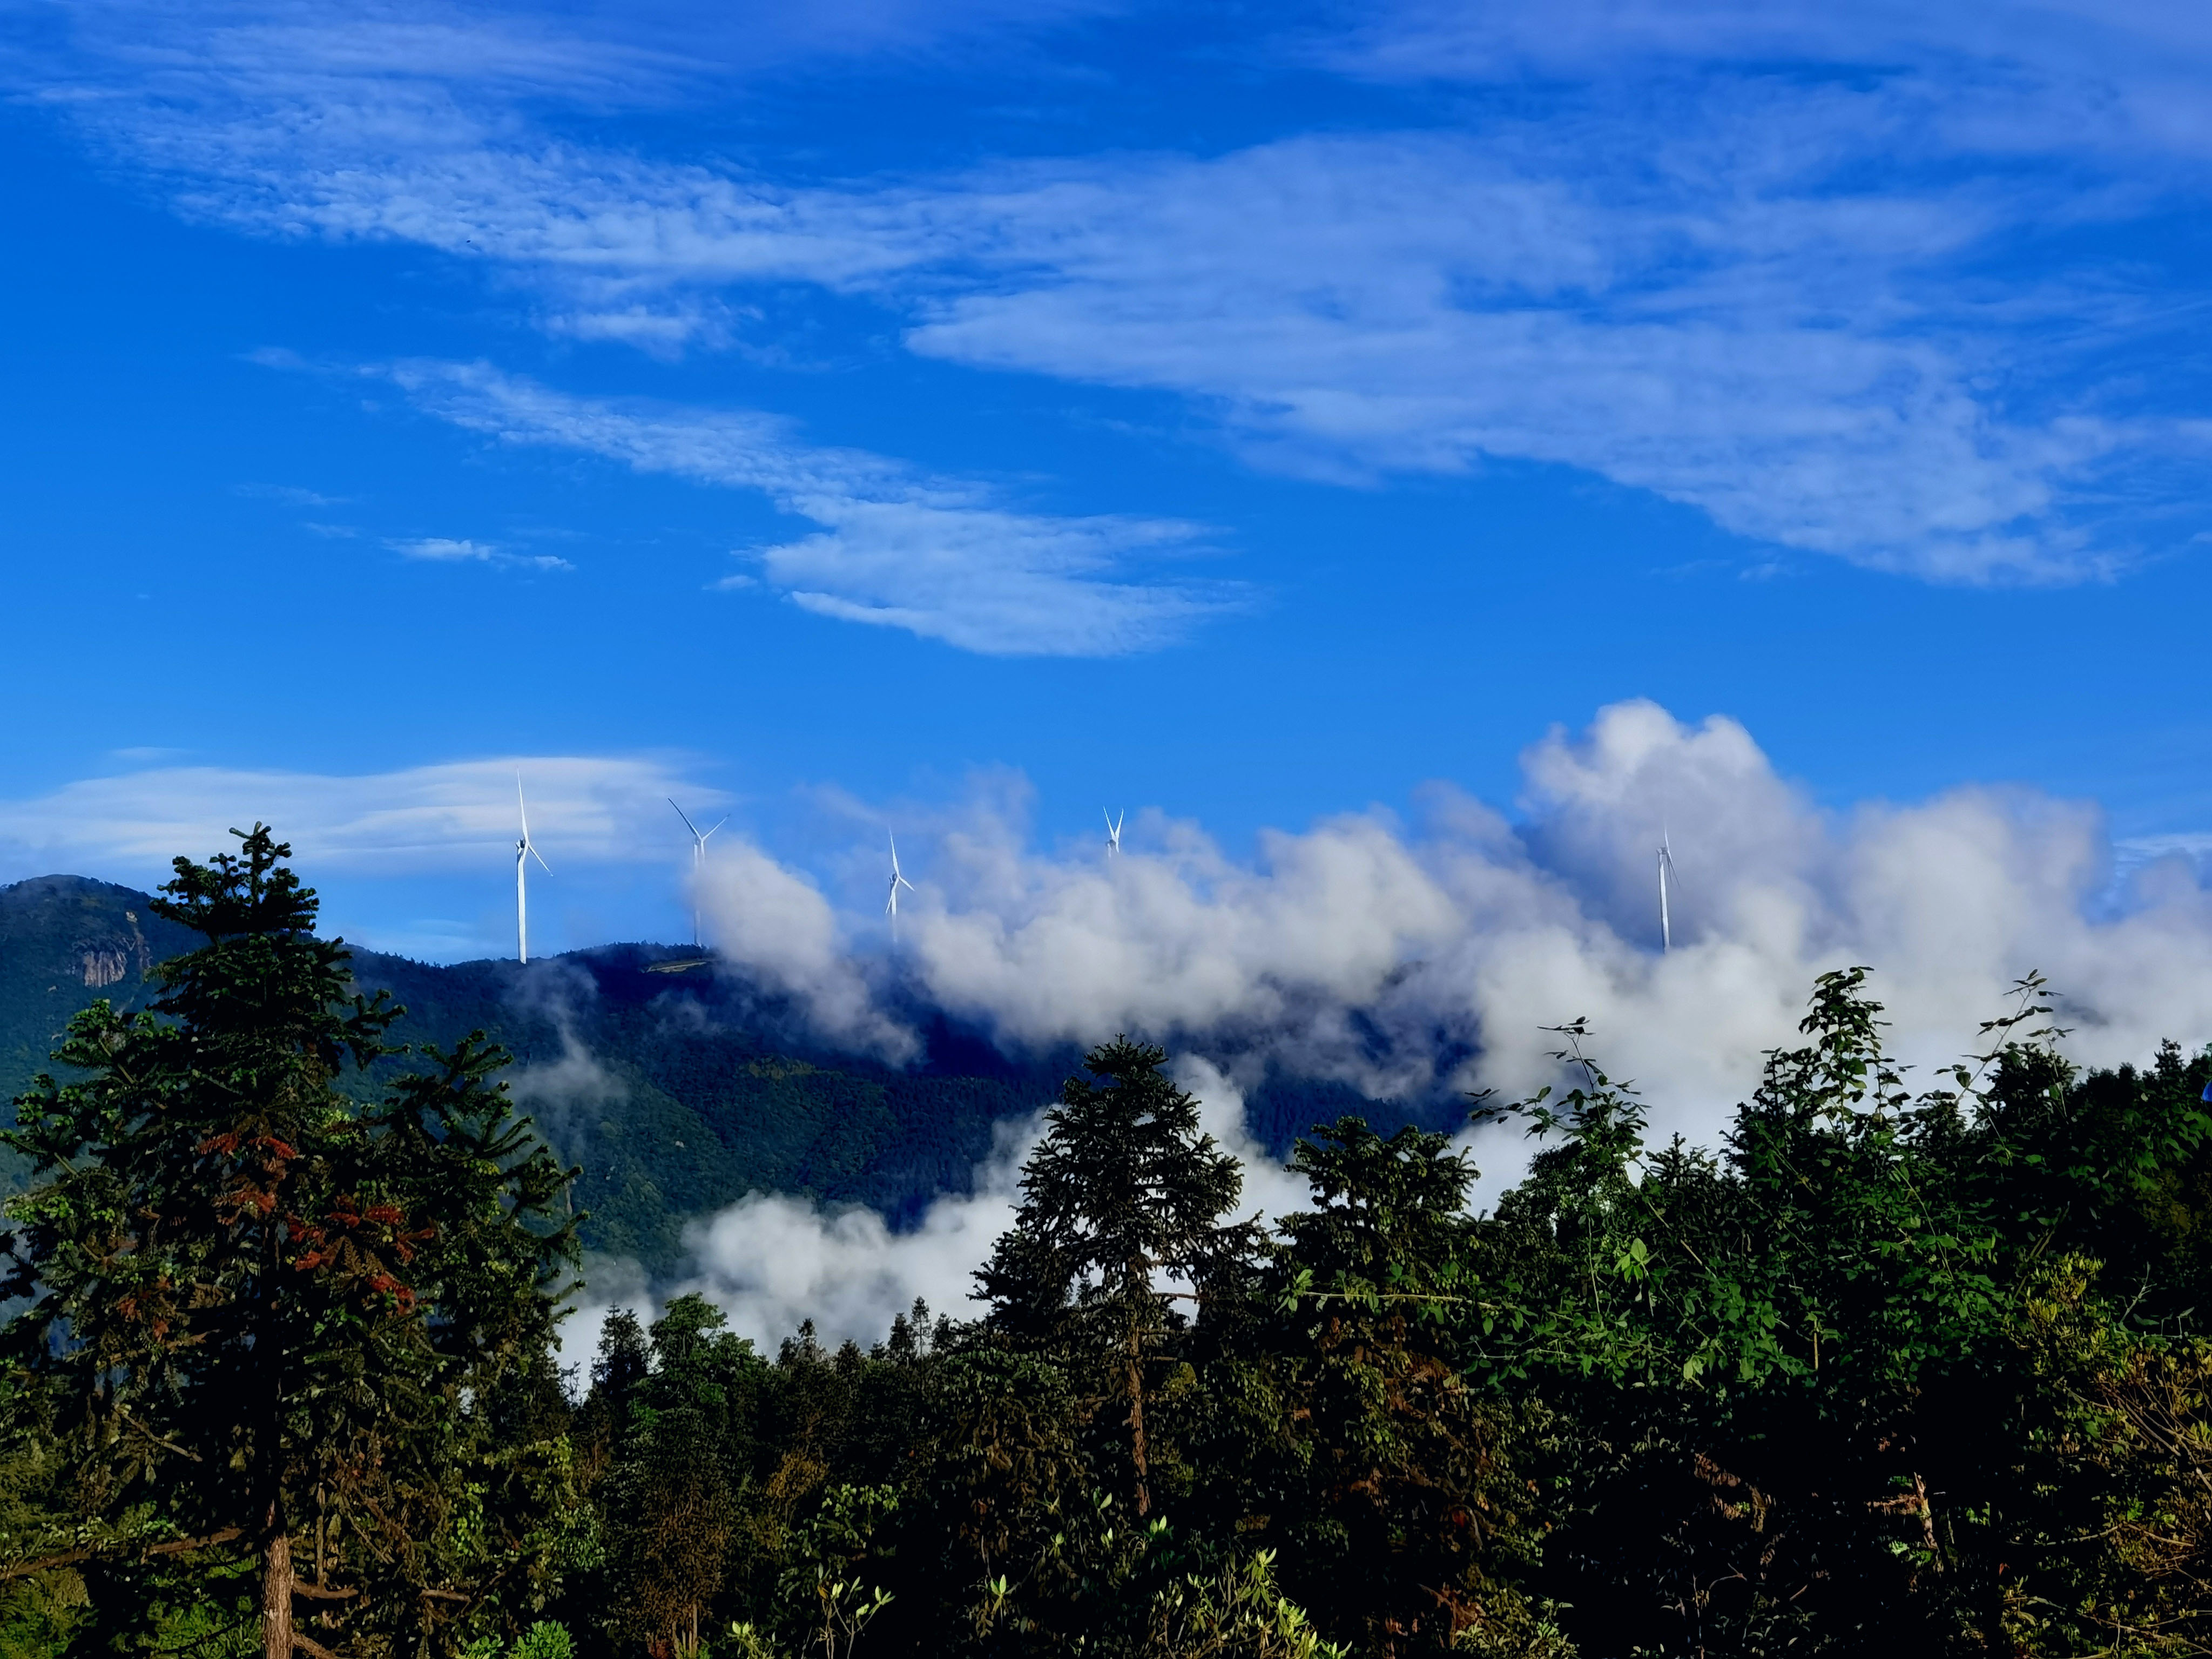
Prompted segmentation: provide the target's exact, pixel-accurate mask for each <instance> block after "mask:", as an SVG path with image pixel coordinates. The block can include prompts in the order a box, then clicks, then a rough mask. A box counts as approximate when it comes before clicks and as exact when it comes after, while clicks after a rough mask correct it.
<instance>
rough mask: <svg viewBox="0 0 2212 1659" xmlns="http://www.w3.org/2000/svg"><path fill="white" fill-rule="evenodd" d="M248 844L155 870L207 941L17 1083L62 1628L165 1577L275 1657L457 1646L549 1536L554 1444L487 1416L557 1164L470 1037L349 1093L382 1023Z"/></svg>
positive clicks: (505, 1370) (118, 1630)
mask: <svg viewBox="0 0 2212 1659" xmlns="http://www.w3.org/2000/svg"><path fill="white" fill-rule="evenodd" d="M240 841H241V845H240V848H239V850H238V851H237V852H236V853H235V854H220V855H218V856H216V858H214V859H213V860H210V862H209V863H207V864H205V865H198V864H194V863H191V861H189V860H184V859H179V860H177V861H176V866H175V868H176V875H175V878H174V879H173V880H172V881H171V882H169V883H168V884H167V886H165V887H164V888H163V889H162V892H163V894H164V895H165V896H163V897H162V898H161V899H159V900H157V901H156V902H155V907H154V908H155V911H156V913H157V914H159V915H162V916H164V917H166V918H167V919H169V920H171V921H176V922H179V923H182V924H183V925H184V926H185V927H190V928H191V929H192V930H194V931H195V932H196V933H199V934H200V935H201V936H202V937H203V938H204V939H205V940H206V944H205V945H203V946H202V947H200V948H199V949H197V950H196V951H191V952H190V953H188V954H186V955H185V956H183V957H178V958H176V959H174V960H173V961H171V962H168V963H164V964H162V965H161V968H159V969H157V970H156V978H157V980H158V981H159V984H160V994H159V995H158V997H157V998H156V999H155V1001H154V1003H153V1005H152V1008H151V1010H150V1012H145V1013H142V1014H138V1015H135V1016H125V1015H121V1014H118V1013H117V1012H114V1011H113V1010H112V1008H111V1007H110V1006H108V1005H106V1003H100V1004H98V1005H95V1006H94V1007H93V1008H91V1009H90V1010H88V1011H87V1012H85V1013H84V1014H82V1015H81V1016H80V1017H79V1018H77V1019H76V1021H75V1022H74V1023H73V1024H71V1026H70V1031H69V1034H68V1036H67V1039H66V1041H65V1042H64V1044H63V1046H62V1048H61V1049H60V1050H59V1051H58V1055H57V1058H58V1060H61V1061H62V1062H63V1064H64V1066H68V1067H69V1068H70V1078H69V1080H67V1081H62V1082H58V1081H56V1080H55V1079H53V1078H52V1077H42V1078H40V1079H39V1082H38V1084H37V1085H36V1087H35V1088H34V1089H33V1091H32V1092H30V1093H29V1094H27V1095H26V1096H24V1097H22V1098H21V1099H20V1100H19V1101H18V1102H17V1103H16V1115H17V1121H18V1125H19V1127H17V1128H16V1129H15V1131H13V1132H11V1133H9V1135H8V1137H7V1139H8V1140H9V1144H10V1145H12V1146H15V1147H16V1148H17V1149H18V1150H20V1151H21V1152H25V1153H27V1154H28V1155H29V1156H30V1157H31V1158H33V1160H34V1161H35V1164H36V1166H37V1169H38V1171H39V1177H40V1178H39V1181H38V1184H37V1185H36V1186H34V1187H33V1189H32V1190H31V1191H30V1192H28V1193H27V1194H24V1195H23V1196H22V1197H21V1198H19V1199H17V1200H14V1201H13V1203H12V1204H11V1205H10V1206H9V1215H10V1217H11V1218H12V1219H13V1221H14V1222H15V1233H14V1235H13V1239H12V1248H13V1251H14V1256H15V1271H14V1273H13V1277H12V1279H11V1281H10V1283H9V1290H10V1291H11V1292H12V1293H13V1294H15V1295H18V1296H22V1297H30V1298H32V1300H31V1302H30V1305H29V1307H28V1309H27V1311H25V1312H23V1313H21V1314H20V1315H19V1316H17V1317H16V1318H15V1320H14V1322H12V1323H11V1324H10V1325H9V1328H8V1330H7V1332H6V1337H5V1346H6V1354H7V1358H8V1362H9V1365H10V1367H11V1370H12V1375H13V1384H14V1389H13V1394H12V1396H11V1401H10V1403H11V1405H12V1407H14V1416H15V1423H16V1425H17V1426H18V1428H19V1429H27V1430H33V1431H39V1432H47V1433H51V1434H52V1435H53V1436H55V1437H57V1438H58V1440H59V1442H60V1443H61V1445H62V1447H63V1449H64V1455H65V1456H66V1458H67V1459H68V1461H69V1462H70V1468H71V1474H72V1481H73V1488H74V1490H73V1494H72V1503H71V1508H72V1510H73V1511H74V1512H73V1513H72V1514H71V1515H70V1516H69V1517H68V1519H69V1522H70V1528H71V1530H72V1533H73V1534H74V1536H75V1538H76V1540H77V1541H76V1543H74V1544H73V1545H72V1546H71V1547H70V1550H68V1551H66V1552H64V1553H69V1554H72V1555H74V1556H75V1557H76V1558H77V1559H79V1560H80V1561H81V1563H82V1565H81V1567H80V1571H82V1572H83V1573H84V1575H85V1577H86V1578H87V1582H88V1589H89V1601H90V1605H91V1609H92V1613H93V1617H92V1620H91V1621H90V1623H89V1624H88V1626H86V1627H85V1630H84V1632H83V1638H82V1639H84V1640H86V1641H88V1642H100V1641H114V1640H125V1639H129V1638H131V1636H132V1635H134V1634H135V1635H137V1637H138V1638H141V1639H143V1637H144V1636H145V1635H146V1634H147V1632H149V1631H150V1629H151V1627H152V1624H153V1618H154V1615H155V1613H157V1612H158V1604H159V1603H160V1602H161V1601H162V1600H163V1599H164V1598H165V1597H166V1598H168V1599H170V1600H172V1601H175V1602H177V1603H179V1604H182V1603H185V1602H190V1601H195V1600H197V1601H198V1602H199V1603H201V1604H202V1605H203V1606H204V1607H210V1608H216V1609H220V1608H222V1607H230V1608H232V1609H234V1615H235V1616H236V1617H237V1618H238V1619H239V1620H241V1621H242V1622H248V1623H250V1622H252V1621H253V1620H258V1625H259V1637H260V1646H261V1648H262V1650H263V1652H264V1654H265V1655H266V1656H267V1659H291V1656H292V1655H293V1653H294V1652H295V1650H305V1651H307V1653H309V1654H311V1655H319V1654H324V1653H326V1652H330V1651H332V1650H348V1649H350V1650H356V1651H361V1652H380V1653H382V1652H391V1651H394V1650H400V1649H404V1650H407V1651H410V1652H415V1651H421V1650H426V1649H428V1650H435V1649H438V1648H441V1647H445V1646H450V1645H451V1644H452V1643H453V1641H455V1640H456V1639H458V1637H459V1634H460V1633H462V1632H463V1631H464V1630H465V1629H466V1628H467V1627H468V1626H470V1625H471V1623H481V1622H482V1620H483V1617H484V1616H485V1608H486V1607H487V1605H488V1604H489V1602H490V1601H492V1600H494V1599H495V1598H496V1597H498V1596H499V1595H501V1594H503V1593H508V1592H515V1593H520V1594H526V1581H527V1580H528V1579H529V1578H530V1577H531V1576H532V1574H533V1573H536V1572H538V1571H542V1569H543V1567H544V1562H545V1558H546V1554H547V1552H548V1549H549V1548H550V1539H551V1532H550V1526H549V1516H548V1514H547V1510H548V1509H549V1508H550V1505H551V1504H552V1503H553V1502H554V1501H555V1499H556V1498H557V1488H558V1487H559V1486H560V1484H561V1478H562V1476H561V1466H562V1457H561V1455H560V1450H559V1448H558V1447H557V1446H553V1445H548V1444H517V1443H513V1441H512V1440H506V1441H504V1442H503V1441H502V1438H501V1435H500V1433H499V1427H500V1425H501V1422H502V1421H504V1422H505V1423H506V1424H507V1425H508V1426H509V1427H510V1429H511V1428H512V1425H513V1424H515V1423H518V1422H520V1421H524V1420H528V1419H531V1418H532V1413H523V1412H518V1411H517V1410H516V1409H515V1402H516V1401H518V1400H520V1399H521V1398H522V1397H523V1396H524V1395H527V1394H528V1393H529V1391H530V1389H532V1386H533V1382H536V1383H542V1379H543V1378H544V1377H545V1376H548V1375H550V1371H549V1370H548V1359H547V1356H548V1354H549V1351H550V1345H551V1341H552V1337H553V1331H554V1324H555V1321H556V1317H557V1315H558V1303H559V1300H560V1297H561V1295H562V1292H563V1291H564V1289H565V1288H566V1286H565V1283H564V1277H565V1272H566V1267H567V1264H568V1262H569V1261H571V1260H572V1259H573V1256H574V1222H573V1220H570V1219H566V1218H556V1216H555V1215H554V1213H553V1208H554V1206H556V1204H557V1203H558V1201H559V1199H560V1196H561V1194H562V1188H564V1186H565V1185H566V1184H567V1182H568V1180H569V1179H570V1176H571V1174H572V1172H568V1171H564V1170H562V1169H561V1168H560V1167H559V1166H558V1165H557V1164H556V1162H555V1161H554V1160H553V1158H551V1156H550V1153H549V1152H547V1151H546V1150H545V1149H544V1146H543V1145H542V1144H540V1143H539V1142H538V1140H537V1139H535V1137H534V1136H533V1135H532V1133H531V1132H530V1129H529V1127H528V1121H527V1120H526V1119H518V1118H517V1117H515V1116H514V1115H513V1111H512V1109H511V1107H510V1104H509V1103H508V1101H507V1097H506V1092H505V1085H503V1084H501V1083H499V1082H497V1081H496V1080H495V1073H496V1072H497V1070H498V1068H499V1067H500V1066H502V1065H503V1064H504V1063H505V1056H504V1055H503V1054H501V1053H500V1052H499V1051H498V1050H497V1049H495V1048H489V1047H488V1046H486V1045H485V1044H484V1043H483V1040H482V1034H481V1033H479V1034H478V1035H477V1036H476V1037H474V1038H471V1039H470V1040H467V1041H465V1042H462V1043H461V1044H459V1046H458V1047H457V1048H454V1049H453V1051H452V1052H451V1053H449V1054H437V1053H435V1052H433V1053H432V1054H431V1059H432V1060H433V1062H434V1063H433V1066H432V1067H431V1068H430V1069H429V1070H428V1071H424V1072H420V1073H413V1074H410V1075H405V1076H403V1077H400V1078H398V1079H397V1080H396V1081H394V1082H393V1083H392V1085H391V1087H390V1088H389V1090H388V1091H386V1094H385V1097H384V1098H383V1099H382V1100H381V1101H380V1102H379V1103H375V1104H374V1105H371V1106H369V1107H367V1108H365V1109H355V1108H353V1107H351V1106H349V1103H347V1101H346V1100H345V1099H344V1098H343V1097H341V1096H340V1094H339V1093H338V1092H337V1089H336V1087H335V1086H334V1085H335V1084H336V1082H337V1079H338V1078H339V1076H340V1075H341V1073H343V1072H344V1071H346V1070H347V1069H349V1068H355V1069H366V1068H368V1067H369V1066H372V1065H373V1064H374V1063H375V1062H376V1061H377V1060H380V1058H382V1057H384V1056H386V1055H388V1054H394V1053H404V1050H396V1049H394V1048H392V1046H391V1045H390V1044H389V1043H387V1042H386V1033H387V1032H388V1030H390V1028H391V1026H392V1023H393V1021H394V1020H395V1019H396V1018H398V1015H399V1013H400V1012H401V1011H400V1010H398V1009H397V1008H394V1007H392V1006H390V1004H389V1003H388V1002H387V1001H386V1000H385V999H384V998H382V997H379V998H378V999H377V1000H375V1001H374V1002H371V1001H367V1000H363V999H362V998H361V997H360V996H358V995H357V994H355V993H354V992H353V990H352V987H351V985H350V982H349V979H348V976H347V972H346V963H347V961H348V956H347V952H346V951H345V949H344V947H343V943H342V942H340V941H337V940H325V939H317V938H316V937H315V936H314V933H313V926H314V920H315V913H316V903H315V896H314V894H313V891H312V890H309V889H307V888H305V887H303V886H302V885H301V884H300V882H299V880H298V878H297V877H296V876H295V874H294V873H293V872H292V871H291V870H290V869H289V868H288V867H287V866H286V865H285V864H284V862H283V861H284V860H286V859H287V858H288V857H289V848H286V847H284V846H283V845H280V844H279V843H278V842H276V840H275V838H274V837H273V836H271V835H270V832H269V831H268V830H267V829H265V828H264V827H262V826H259V825H257V826H255V828H254V829H253V830H252V833H251V834H247V835H242V836H240ZM179 1576H181V1577H182V1579H183V1581H184V1582H183V1583H181V1584H179V1583H178V1582H177V1580H178V1579H179ZM302 1602H304V1603H306V1604H307V1607H308V1608H309V1609H310V1610H311V1611H310V1613H308V1614H307V1618H306V1619H305V1620H302V1618H301V1615H300V1613H298V1611H297V1609H298V1608H299V1606H300V1604H301V1603H302ZM303 1626H311V1627H312V1630H313V1634H310V1633H309V1628H308V1627H303Z"/></svg>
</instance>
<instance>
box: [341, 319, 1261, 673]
mask: <svg viewBox="0 0 2212 1659" xmlns="http://www.w3.org/2000/svg"><path fill="white" fill-rule="evenodd" d="M376 372H377V373H380V374H384V375H386V376H387V377H388V378H390V379H391V380H392V381H394V382H395V383H396V384H398V386H401V387H403V388H404V390H405V391H406V392H408V394H409V395H410V397H411V398H413V399H414V400H415V402H416V404H418V405H419V406H421V407H422V408H423V409H424V410H428V412H430V413H431V414H434V415H435V416H439V417H440V418H441V419H443V420H447V421H450V422H453V424H455V425H456V426H459V427H462V428H466V429H467V430H470V431H472V432H479V433H483V434H484V435H488V436H490V437H493V438H495V439H497V440H499V441H501V442H503V443H510V444H545V445H552V446H556V447H561V448H566V449H576V450H582V451H585V452H587V453H592V454H596V455H602V456H605V457H606V458H608V459H611V460H614V461H617V462H620V463H621V464H623V465H626V466H629V467H632V468H634V469H635V470H636V471H641V472H658V473H667V474H672V475H673V476H675V477H682V478H688V479H690V480H692V481H693V482H695V483H707V484H714V485H720V486H723V487H726V488H732V489H750V490H757V491H759V492H761V493H762V494H763V495H767V496H768V497H769V499H770V500H771V501H774V502H775V504H776V506H778V507H781V509H783V510H784V511H786V512H787V513H793V514H794V515H797V516H799V517H801V518H805V519H810V520H813V521H814V522H815V523H817V524H818V525H821V526H823V530H822V531H821V532H819V533H817V534H815V535H811V536H807V537H804V538H800V539H799V540H798V541H794V542H788V543H784V544H779V545H775V546H769V547H765V548H759V549H756V550H752V551H751V552H750V554H749V555H748V556H747V558H748V562H749V563H750V564H751V565H752V566H753V567H754V568H756V569H757V571H758V573H759V575H760V577H761V579H763V580H765V581H767V582H768V583H769V585H771V586H774V587H775V588H776V589H777V590H778V591H780V592H783V593H784V594H786V595H787V596H788V597H789V598H790V599H792V600H793V603H795V604H797V605H801V606H803V607H804V608H805V609H807V610H810V611H815V612H817V613H818V614H820V615H823V616H828V617H837V618H839V619H841V620H843V621H847V622H865V623H876V624H878V625H880V626H884V627H892V628H901V629H906V630H908V632H910V633H915V634H918V635H921V636H922V637H924V638H926V639H937V640H942V641H945V642H946V643H947V644H950V645H954V646H957V647H961V648H962V649H963V650H969V651H976V652H981V653H987V654H991V655H1001V656H1017V655H1019V656H1112V655H1117V654H1120V653H1124V652H1131V651H1141V650H1146V649H1150V648H1152V647H1158V646H1160V645H1164V644H1166V643H1168V642H1170V641H1173V640H1175V639H1176V638H1178V637H1180V636H1181V635H1182V634H1184V633H1185V632H1186V631H1187V630H1188V629H1190V628H1191V627H1193V626H1194V625H1195V624H1196V623H1199V622H1200V621H1202V620H1204V619H1206V618H1207V617H1212V616H1216V615H1218V614H1219V613H1220V612H1221V611H1223V610H1225V609H1226V608H1227V607H1228V606H1229V605H1231V603H1233V601H1234V599H1235V597H1236V596H1235V593H1234V590H1232V589H1230V588H1229V587H1227V586H1225V585H1223V584H1218V583H1214V584H1205V585H1201V584H1196V583H1189V582H1182V583H1175V582H1140V581H1128V580H1112V578H1113V577H1114V576H1115V575H1116V574H1121V572H1122V571H1123V570H1124V569H1125V568H1126V567H1127V566H1128V565H1129V564H1131V563H1132V562H1134V561H1136V560H1137V559H1139V558H1141V557H1144V556H1148V555H1150V556H1158V555H1159V554H1162V553H1179V552H1186V551H1188V550H1189V549H1190V548H1191V547H1192V545H1193V544H1194V539H1195V538H1196V536H1197V533H1198V532H1197V529H1196V527H1195V526H1191V525H1187V524H1182V523H1178V522H1176V521H1173V520H1158V519H1132V518H1123V517H1118V516H1109V515H1094V516H1090V517H1053V516H1048V515H1045V514H1041V513H1024V512H1020V511H1017V510H1015V509H1013V508H1011V507H1007V506H1006V505H1004V504H1002V503H1000V502H999V501H997V500H995V499H994V496H993V495H991V493H990V492H989V491H987V490H986V489H982V488H981V486H978V485H975V484H970V483H963V482H960V481H958V480H951V479H943V478H933V477H927V476H926V475H922V474H918V473H915V472H914V471H910V470H909V469H908V468H905V467H903V466H902V465H900V464H899V463H897V462H896V461H892V460H888V459H884V458H883V457H881V456H878V455H871V454H867V453H863V452H860V451H856V450H847V449H831V448H823V447H810V446H808V445H805V444H803V443H801V442H799V441H798V440H797V438H796V437H795V436H794V435H793V432H792V430H791V427H790V424H789V423H788V422H784V421H782V420H780V419H778V418H777V417H775V416H769V415H763V414H759V413H757V412H754V411H750V410H701V409H686V408H682V407H674V406H670V405H666V404H643V403H615V402H610V401H606V400H602V399H594V398H574V397H569V396H567V395H565V394H563V393H561V392H555V391H553V390H551V389H550V388H549V387H546V386H540V385H538V384H536V383H535V382H532V381H529V380H521V379H519V378H517V377H514V376H512V375H507V374H501V372H499V371H498V370H496V369H494V368H490V367H489V366H488V365H485V364H481V363H475V364H471V363H444V362H403V363H397V364H393V365H391V366H389V367H388V368H384V369H381V370H379V371H376ZM462 545H473V544H462ZM740 580H745V581H750V575H743V576H741V577H740Z"/></svg>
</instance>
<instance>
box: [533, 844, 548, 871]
mask: <svg viewBox="0 0 2212 1659" xmlns="http://www.w3.org/2000/svg"><path fill="white" fill-rule="evenodd" d="M530 856H531V857H532V858H534V859H536V860H538V868H539V869H541V870H543V871H544V872H545V873H546V874H547V875H549V876H550V875H551V874H552V873H553V866H551V865H550V864H548V863H546V862H545V854H543V853H541V852H539V851H538V849H537V848H535V847H533V848H531V849H530Z"/></svg>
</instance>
